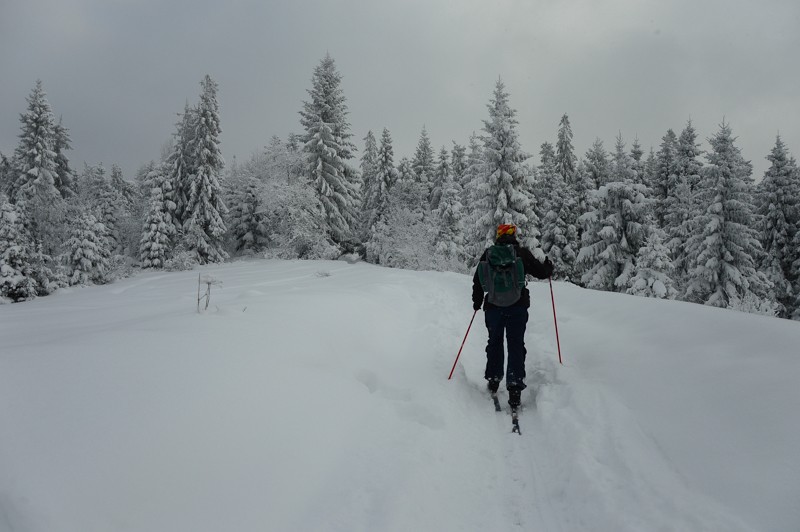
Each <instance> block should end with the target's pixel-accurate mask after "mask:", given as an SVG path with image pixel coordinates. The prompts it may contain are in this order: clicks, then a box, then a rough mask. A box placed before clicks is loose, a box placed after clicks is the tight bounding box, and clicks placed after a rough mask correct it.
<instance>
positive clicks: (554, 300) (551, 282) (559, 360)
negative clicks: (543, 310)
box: [548, 277, 564, 366]
mask: <svg viewBox="0 0 800 532" xmlns="http://www.w3.org/2000/svg"><path fill="white" fill-rule="evenodd" d="M548 280H549V281H550V300H551V301H552V302H553V323H555V325H556V345H557V346H558V363H559V364H561V365H562V366H563V365H564V362H562V361H561V341H560V340H559V339H558V320H557V319H556V298H555V296H554V295H553V278H552V277H548Z"/></svg>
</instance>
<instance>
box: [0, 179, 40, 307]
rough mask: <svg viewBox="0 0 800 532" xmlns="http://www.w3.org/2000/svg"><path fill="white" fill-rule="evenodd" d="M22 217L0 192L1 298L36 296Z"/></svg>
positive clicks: (20, 298) (18, 298)
mask: <svg viewBox="0 0 800 532" xmlns="http://www.w3.org/2000/svg"><path fill="white" fill-rule="evenodd" d="M23 216H24V213H23V212H22V211H20V210H19V209H17V207H16V206H15V205H13V204H11V202H9V200H8V197H7V196H6V195H5V194H2V193H0V301H2V300H3V299H8V300H11V301H26V300H29V299H33V298H34V297H36V285H37V283H36V280H35V278H34V275H33V272H32V269H31V262H32V257H31V243H30V239H29V238H28V235H27V234H26V230H25V225H24V223H23V221H22V217H23Z"/></svg>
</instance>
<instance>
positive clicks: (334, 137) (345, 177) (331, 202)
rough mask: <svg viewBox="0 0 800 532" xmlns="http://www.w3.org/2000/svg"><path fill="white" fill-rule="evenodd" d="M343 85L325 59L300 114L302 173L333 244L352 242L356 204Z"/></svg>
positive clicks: (334, 66) (318, 67) (325, 230)
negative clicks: (316, 201)
mask: <svg viewBox="0 0 800 532" xmlns="http://www.w3.org/2000/svg"><path fill="white" fill-rule="evenodd" d="M341 81H342V76H341V74H339V72H338V71H337V70H336V64H335V63H334V60H333V58H331V56H330V55H326V56H325V58H324V59H323V60H322V61H321V62H320V64H319V65H318V66H317V67H316V68H315V69H314V75H313V77H312V80H311V82H312V87H311V89H309V90H308V94H309V95H310V96H311V99H310V101H306V102H304V103H303V110H302V111H300V116H301V119H300V122H301V124H302V125H303V127H304V128H305V135H304V137H303V141H304V148H303V149H304V151H305V153H306V156H307V158H306V169H307V174H306V175H307V176H308V179H309V181H310V183H311V185H312V187H313V188H314V190H315V192H316V194H317V197H318V199H319V202H320V204H321V205H322V208H323V211H324V213H325V220H326V224H327V227H324V228H321V229H322V230H323V232H325V233H326V234H328V235H329V236H330V238H331V239H332V240H333V242H335V243H336V244H341V243H344V242H346V241H347V240H348V239H350V238H351V235H352V231H353V229H354V227H353V226H354V224H355V220H356V214H357V210H358V205H357V201H358V200H359V190H358V187H357V183H356V175H357V172H356V171H355V169H353V168H352V167H351V166H350V165H349V161H350V160H351V159H353V152H354V151H355V146H354V145H353V144H352V142H351V141H350V138H351V137H352V134H351V133H350V124H349V123H348V122H347V114H348V111H347V105H346V100H345V97H344V92H343V91H342V89H341V87H340V84H341Z"/></svg>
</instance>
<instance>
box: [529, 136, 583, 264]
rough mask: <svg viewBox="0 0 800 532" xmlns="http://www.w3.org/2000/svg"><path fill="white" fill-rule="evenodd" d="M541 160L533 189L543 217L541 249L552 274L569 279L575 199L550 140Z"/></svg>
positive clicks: (573, 244)
mask: <svg viewBox="0 0 800 532" xmlns="http://www.w3.org/2000/svg"><path fill="white" fill-rule="evenodd" d="M540 160H541V164H540V166H539V172H538V185H537V189H536V190H537V194H538V195H537V199H538V200H539V201H538V204H537V205H539V206H540V212H541V215H540V216H541V220H542V237H541V244H542V251H544V252H545V254H546V255H547V256H548V257H549V258H550V261H551V262H552V263H553V266H554V270H553V276H554V277H558V278H560V279H570V278H571V277H572V270H573V267H574V263H575V257H576V255H577V253H576V250H575V243H576V242H577V240H578V235H577V231H576V227H575V223H574V209H575V200H574V198H573V196H572V194H571V193H569V192H568V185H567V182H566V181H565V180H564V178H563V177H562V175H561V173H560V172H559V171H558V170H557V168H556V166H555V160H556V156H555V152H554V151H553V147H552V145H551V144H550V143H548V142H545V143H544V144H542V147H541V150H540ZM576 171H577V169H576ZM573 179H575V174H574V173H573Z"/></svg>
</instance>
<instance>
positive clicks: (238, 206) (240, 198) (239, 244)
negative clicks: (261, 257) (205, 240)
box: [230, 176, 270, 253]
mask: <svg viewBox="0 0 800 532" xmlns="http://www.w3.org/2000/svg"><path fill="white" fill-rule="evenodd" d="M262 198H263V192H262V190H261V183H260V182H259V181H258V180H257V179H256V178H255V177H252V176H247V177H246V178H245V179H244V182H243V183H242V186H241V188H239V189H238V190H237V191H236V192H235V193H234V195H233V197H232V203H231V210H230V219H231V223H230V226H231V232H232V233H233V237H234V238H235V240H236V251H247V252H251V253H258V252H261V251H263V250H264V249H265V248H266V247H267V245H268V243H269V232H270V230H269V227H268V219H267V214H266V212H265V211H264V209H263V200H262Z"/></svg>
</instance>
